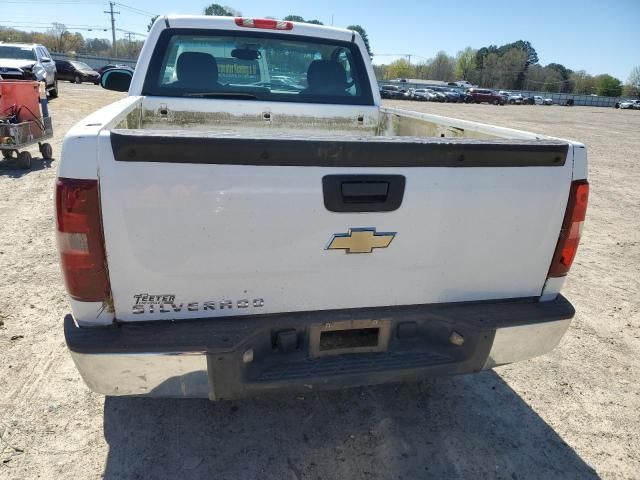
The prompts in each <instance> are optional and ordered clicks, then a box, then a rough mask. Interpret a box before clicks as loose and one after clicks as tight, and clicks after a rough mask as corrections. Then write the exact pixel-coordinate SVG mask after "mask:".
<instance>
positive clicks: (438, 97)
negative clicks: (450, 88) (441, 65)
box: [427, 87, 447, 103]
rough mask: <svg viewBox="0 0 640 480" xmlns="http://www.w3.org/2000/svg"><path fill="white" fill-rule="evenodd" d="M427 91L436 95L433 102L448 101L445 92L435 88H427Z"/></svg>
mask: <svg viewBox="0 0 640 480" xmlns="http://www.w3.org/2000/svg"><path fill="white" fill-rule="evenodd" d="M427 91H428V92H429V93H431V94H433V95H434V98H433V100H432V101H433V102H442V103H444V102H446V101H447V96H446V95H445V94H444V93H442V92H439V91H437V90H436V89H435V88H433V87H431V88H427Z"/></svg>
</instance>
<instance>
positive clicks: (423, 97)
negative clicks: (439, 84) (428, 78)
mask: <svg viewBox="0 0 640 480" xmlns="http://www.w3.org/2000/svg"><path fill="white" fill-rule="evenodd" d="M413 98H414V100H418V101H422V102H433V101H435V99H436V98H437V95H436V94H435V93H433V92H431V91H429V90H428V89H426V88H416V89H415V91H414V92H413Z"/></svg>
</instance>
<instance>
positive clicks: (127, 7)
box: [114, 2, 158, 17]
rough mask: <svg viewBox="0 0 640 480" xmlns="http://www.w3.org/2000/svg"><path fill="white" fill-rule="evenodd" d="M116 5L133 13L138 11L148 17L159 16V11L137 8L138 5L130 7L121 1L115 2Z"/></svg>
mask: <svg viewBox="0 0 640 480" xmlns="http://www.w3.org/2000/svg"><path fill="white" fill-rule="evenodd" d="M114 3H115V4H116V5H118V6H119V7H122V8H124V9H126V10H129V11H131V12H133V13H137V14H139V15H144V16H146V17H157V16H158V14H157V13H152V12H148V11H146V10H142V9H141V8H136V7H130V6H129V5H125V4H124V3H119V2H114Z"/></svg>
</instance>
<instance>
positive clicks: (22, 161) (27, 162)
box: [18, 152, 31, 170]
mask: <svg viewBox="0 0 640 480" xmlns="http://www.w3.org/2000/svg"><path fill="white" fill-rule="evenodd" d="M18 167H19V168H22V169H23V170H28V169H30V168H31V154H30V153H29V152H20V153H19V154H18Z"/></svg>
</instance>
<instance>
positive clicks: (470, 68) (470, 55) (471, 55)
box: [455, 47, 476, 80]
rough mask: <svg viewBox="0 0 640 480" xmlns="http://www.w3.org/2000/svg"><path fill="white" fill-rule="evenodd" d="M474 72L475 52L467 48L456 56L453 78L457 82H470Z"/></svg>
mask: <svg viewBox="0 0 640 480" xmlns="http://www.w3.org/2000/svg"><path fill="white" fill-rule="evenodd" d="M475 70H476V51H475V50H474V49H473V48H471V47H467V48H465V49H464V50H461V51H459V52H458V55H456V69H455V76H456V79H457V80H470V79H471V77H472V76H473V73H474V72H475Z"/></svg>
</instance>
